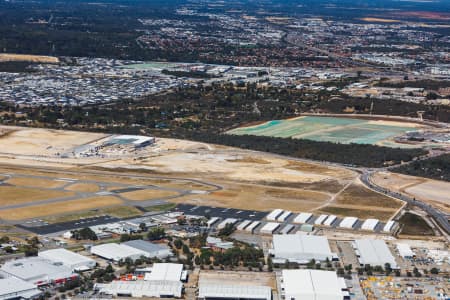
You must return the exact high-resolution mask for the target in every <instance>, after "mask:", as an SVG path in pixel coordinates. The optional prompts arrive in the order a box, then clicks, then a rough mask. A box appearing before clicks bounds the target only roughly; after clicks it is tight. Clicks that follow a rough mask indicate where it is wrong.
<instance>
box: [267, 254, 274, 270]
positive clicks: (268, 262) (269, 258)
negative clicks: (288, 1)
mask: <svg viewBox="0 0 450 300" xmlns="http://www.w3.org/2000/svg"><path fill="white" fill-rule="evenodd" d="M267 270H268V271H269V272H273V262H272V258H271V257H270V256H269V257H268V258H267Z"/></svg>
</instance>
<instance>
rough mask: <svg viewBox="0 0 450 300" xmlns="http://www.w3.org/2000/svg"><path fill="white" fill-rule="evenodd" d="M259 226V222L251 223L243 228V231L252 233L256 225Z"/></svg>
mask: <svg viewBox="0 0 450 300" xmlns="http://www.w3.org/2000/svg"><path fill="white" fill-rule="evenodd" d="M259 224H261V222H260V221H253V222H252V223H251V224H250V225H248V226H247V228H245V231H248V232H252V231H253V230H254V229H255V228H256V227H258V225H259Z"/></svg>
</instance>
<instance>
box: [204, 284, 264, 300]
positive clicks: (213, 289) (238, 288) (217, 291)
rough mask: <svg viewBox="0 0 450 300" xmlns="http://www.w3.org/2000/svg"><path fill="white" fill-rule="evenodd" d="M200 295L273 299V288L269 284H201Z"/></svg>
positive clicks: (205, 296)
mask: <svg viewBox="0 0 450 300" xmlns="http://www.w3.org/2000/svg"><path fill="white" fill-rule="evenodd" d="M198 297H199V298H220V299H227V298H228V299H266V300H271V299H272V289H271V288H270V287H268V286H248V285H217V284H201V285H200V287H199V295H198Z"/></svg>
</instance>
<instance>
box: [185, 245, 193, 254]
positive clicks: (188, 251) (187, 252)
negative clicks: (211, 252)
mask: <svg viewBox="0 0 450 300" xmlns="http://www.w3.org/2000/svg"><path fill="white" fill-rule="evenodd" d="M189 253H191V251H190V250H189V247H188V246H187V245H185V244H183V254H189Z"/></svg>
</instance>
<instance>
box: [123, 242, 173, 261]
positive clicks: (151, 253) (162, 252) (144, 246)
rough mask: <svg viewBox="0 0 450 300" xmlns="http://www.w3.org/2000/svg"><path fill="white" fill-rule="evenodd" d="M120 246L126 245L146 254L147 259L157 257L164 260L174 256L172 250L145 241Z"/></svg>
mask: <svg viewBox="0 0 450 300" xmlns="http://www.w3.org/2000/svg"><path fill="white" fill-rule="evenodd" d="M120 245H125V246H128V247H131V248H134V249H137V250H140V251H142V252H145V257H157V258H160V259H162V258H167V257H169V256H173V253H172V250H171V249H170V248H169V247H167V246H166V245H160V244H154V243H151V242H148V241H144V240H132V241H128V242H125V243H122V244H120Z"/></svg>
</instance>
